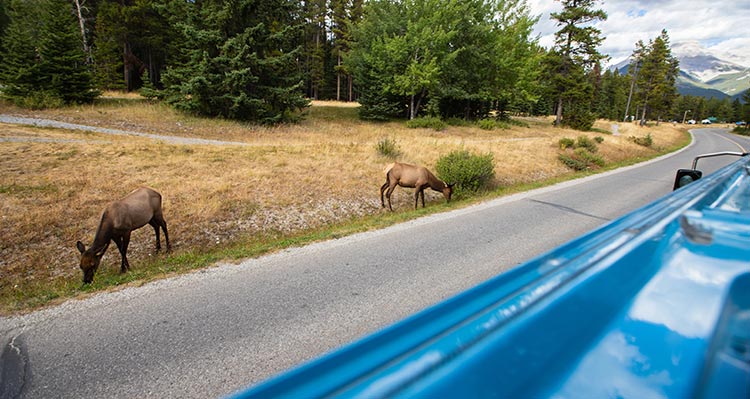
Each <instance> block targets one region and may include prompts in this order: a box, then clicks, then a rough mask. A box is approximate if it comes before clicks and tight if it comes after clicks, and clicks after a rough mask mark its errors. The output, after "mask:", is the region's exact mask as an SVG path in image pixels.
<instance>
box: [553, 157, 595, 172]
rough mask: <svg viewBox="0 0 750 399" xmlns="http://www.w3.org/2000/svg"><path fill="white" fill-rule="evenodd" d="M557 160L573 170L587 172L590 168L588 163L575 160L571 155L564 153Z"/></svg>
mask: <svg viewBox="0 0 750 399" xmlns="http://www.w3.org/2000/svg"><path fill="white" fill-rule="evenodd" d="M557 159H559V160H560V162H562V163H563V164H564V165H565V166H567V167H569V168H570V169H573V170H578V171H580V170H586V169H588V168H589V164H588V162H585V161H582V160H580V159H578V158H574V157H573V156H571V155H570V154H567V153H562V154H560V155H558V156H557Z"/></svg>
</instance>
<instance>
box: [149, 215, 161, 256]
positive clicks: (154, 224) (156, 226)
mask: <svg viewBox="0 0 750 399" xmlns="http://www.w3.org/2000/svg"><path fill="white" fill-rule="evenodd" d="M148 224H150V225H151V227H153V228H154V234H155V235H156V252H159V250H160V249H161V240H160V239H159V222H157V221H156V218H152V219H151V220H149V222H148Z"/></svg>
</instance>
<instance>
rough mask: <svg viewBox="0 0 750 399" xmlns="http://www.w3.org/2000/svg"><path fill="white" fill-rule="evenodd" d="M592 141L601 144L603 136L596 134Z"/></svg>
mask: <svg viewBox="0 0 750 399" xmlns="http://www.w3.org/2000/svg"><path fill="white" fill-rule="evenodd" d="M594 141H596V143H597V144H601V143H603V142H604V137H602V136H596V137H594Z"/></svg>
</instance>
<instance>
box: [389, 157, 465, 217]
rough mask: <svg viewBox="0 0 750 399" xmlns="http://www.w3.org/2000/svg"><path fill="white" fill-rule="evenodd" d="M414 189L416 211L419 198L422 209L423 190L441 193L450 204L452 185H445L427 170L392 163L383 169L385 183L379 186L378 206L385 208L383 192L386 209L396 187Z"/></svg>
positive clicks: (420, 167) (390, 207)
mask: <svg viewBox="0 0 750 399" xmlns="http://www.w3.org/2000/svg"><path fill="white" fill-rule="evenodd" d="M397 185H398V186H401V187H408V188H414V189H415V190H414V209H417V204H418V200H419V197H420V196H421V197H422V208H424V189H425V188H427V187H429V188H431V189H433V190H435V191H437V192H441V193H443V196H444V197H445V199H446V200H447V201H448V202H450V200H451V194H453V184H447V183H445V182H444V181H442V180H440V179H438V178H437V177H435V175H433V174H432V172H430V171H429V170H427V168H425V167H422V166H416V165H409V164H406V163H400V162H394V163H392V164H390V165H388V166H386V167H385V183H383V185H382V186H380V205H381V206H382V207H383V208H385V202H384V201H383V191H385V190H386V189H387V190H388V191H386V192H385V196H386V197H387V198H388V209H390V210H391V211H393V207H392V206H391V194H392V193H393V190H394V189H395V188H396V186H397Z"/></svg>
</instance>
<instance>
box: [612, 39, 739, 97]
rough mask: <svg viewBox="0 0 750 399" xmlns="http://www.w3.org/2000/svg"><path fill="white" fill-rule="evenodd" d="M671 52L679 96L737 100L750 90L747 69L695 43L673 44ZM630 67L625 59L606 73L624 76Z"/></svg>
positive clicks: (628, 61)
mask: <svg viewBox="0 0 750 399" xmlns="http://www.w3.org/2000/svg"><path fill="white" fill-rule="evenodd" d="M671 50H672V55H673V56H675V57H677V59H678V60H679V61H680V76H679V77H678V78H677V81H678V84H677V88H678V91H679V92H680V93H681V94H684V95H697V96H702V97H718V98H723V97H724V96H727V97H732V96H739V95H740V94H741V93H743V92H744V91H745V90H748V89H749V88H750V67H747V66H742V65H739V64H737V63H734V62H731V61H727V59H726V58H725V56H724V55H723V54H718V53H715V52H714V51H713V50H711V51H709V50H707V49H706V48H704V47H702V46H701V45H700V43H698V42H696V41H689V42H680V43H675V44H673V45H672V46H671ZM727 58H729V57H727ZM629 64H630V59H625V60H623V61H621V62H618V63H617V64H614V65H612V66H610V67H609V69H611V70H618V71H619V72H620V73H621V74H624V73H627V70H628V65H629Z"/></svg>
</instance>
